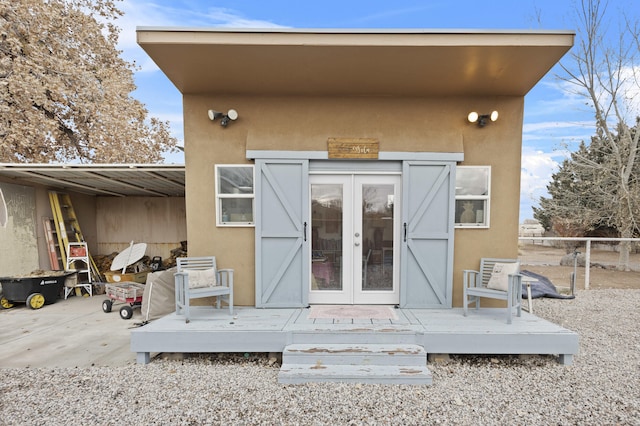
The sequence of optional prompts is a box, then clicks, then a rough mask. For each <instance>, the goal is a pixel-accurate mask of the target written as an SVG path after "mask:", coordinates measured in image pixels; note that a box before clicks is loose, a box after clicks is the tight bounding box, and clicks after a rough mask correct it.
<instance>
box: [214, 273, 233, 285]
mask: <svg viewBox="0 0 640 426" xmlns="http://www.w3.org/2000/svg"><path fill="white" fill-rule="evenodd" d="M233 271H234V270H233V269H218V270H217V272H216V273H217V274H218V277H217V278H218V285H223V286H225V287H230V288H233Z"/></svg>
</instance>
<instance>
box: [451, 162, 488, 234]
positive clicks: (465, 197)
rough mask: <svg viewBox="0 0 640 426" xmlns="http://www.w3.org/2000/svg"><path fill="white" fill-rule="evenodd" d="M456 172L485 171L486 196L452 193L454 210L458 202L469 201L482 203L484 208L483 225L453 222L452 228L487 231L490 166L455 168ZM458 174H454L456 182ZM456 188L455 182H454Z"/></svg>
mask: <svg viewBox="0 0 640 426" xmlns="http://www.w3.org/2000/svg"><path fill="white" fill-rule="evenodd" d="M456 169H457V170H460V169H467V170H468V169H484V170H487V194H486V195H457V194H455V193H454V198H455V200H454V208H455V207H456V206H457V203H458V201H463V200H470V201H484V202H485V206H486V211H485V214H484V215H485V216H484V217H485V222H484V223H459V222H454V228H456V229H488V228H490V227H491V166H457V168H456ZM457 176H458V174H457V173H456V181H457ZM456 186H457V182H456Z"/></svg>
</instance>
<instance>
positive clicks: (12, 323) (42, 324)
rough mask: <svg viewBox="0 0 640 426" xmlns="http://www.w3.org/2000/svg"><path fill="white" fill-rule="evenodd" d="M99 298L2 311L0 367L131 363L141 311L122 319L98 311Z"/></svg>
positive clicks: (85, 365)
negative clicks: (38, 307) (131, 340)
mask: <svg viewBox="0 0 640 426" xmlns="http://www.w3.org/2000/svg"><path fill="white" fill-rule="evenodd" d="M104 299H105V296H103V295H96V296H93V297H79V296H72V297H69V298H68V299H66V300H64V299H58V300H57V301H56V302H55V303H53V304H51V305H45V306H43V307H42V308H40V309H37V310H33V309H30V308H28V307H27V306H26V305H24V304H21V303H17V304H16V306H15V307H13V308H11V309H0V342H1V344H0V368H25V367H31V368H40V367H45V368H54V367H71V368H73V367H80V368H83V367H90V366H93V365H95V366H121V365H126V364H134V363H135V362H136V354H135V353H133V352H131V349H130V338H131V336H130V334H131V328H134V327H135V323H136V322H140V321H141V316H140V310H139V309H135V310H134V314H133V318H132V319H130V320H123V319H121V318H120V315H119V313H118V310H119V308H120V306H121V305H114V307H113V312H111V313H108V314H106V313H104V312H103V311H102V301H103V300H104Z"/></svg>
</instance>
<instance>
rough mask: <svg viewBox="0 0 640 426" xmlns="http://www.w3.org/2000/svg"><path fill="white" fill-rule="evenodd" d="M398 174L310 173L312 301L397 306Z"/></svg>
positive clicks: (398, 247)
mask: <svg viewBox="0 0 640 426" xmlns="http://www.w3.org/2000/svg"><path fill="white" fill-rule="evenodd" d="M401 182H402V180H401V177H400V176H399V175H367V174H340V175H324V174H318V175H311V176H310V177H309V184H310V200H311V206H310V216H311V218H310V221H309V223H310V224H311V271H310V272H311V273H310V284H309V286H310V287H309V303H331V304H398V303H399V291H398V286H399V282H400V281H399V275H400V273H399V265H400V259H399V253H400V246H399V244H400V239H399V236H400V218H401V215H400V201H401V200H402V197H401V194H400V191H401Z"/></svg>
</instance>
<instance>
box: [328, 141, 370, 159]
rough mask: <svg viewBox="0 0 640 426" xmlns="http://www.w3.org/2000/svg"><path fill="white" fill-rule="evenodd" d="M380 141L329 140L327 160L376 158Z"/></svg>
mask: <svg viewBox="0 0 640 426" xmlns="http://www.w3.org/2000/svg"><path fill="white" fill-rule="evenodd" d="M379 148H380V141H378V139H375V138H329V139H328V141H327V152H328V153H329V158H339V159H359V160H371V159H374V160H375V159H377V158H378V151H379Z"/></svg>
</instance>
